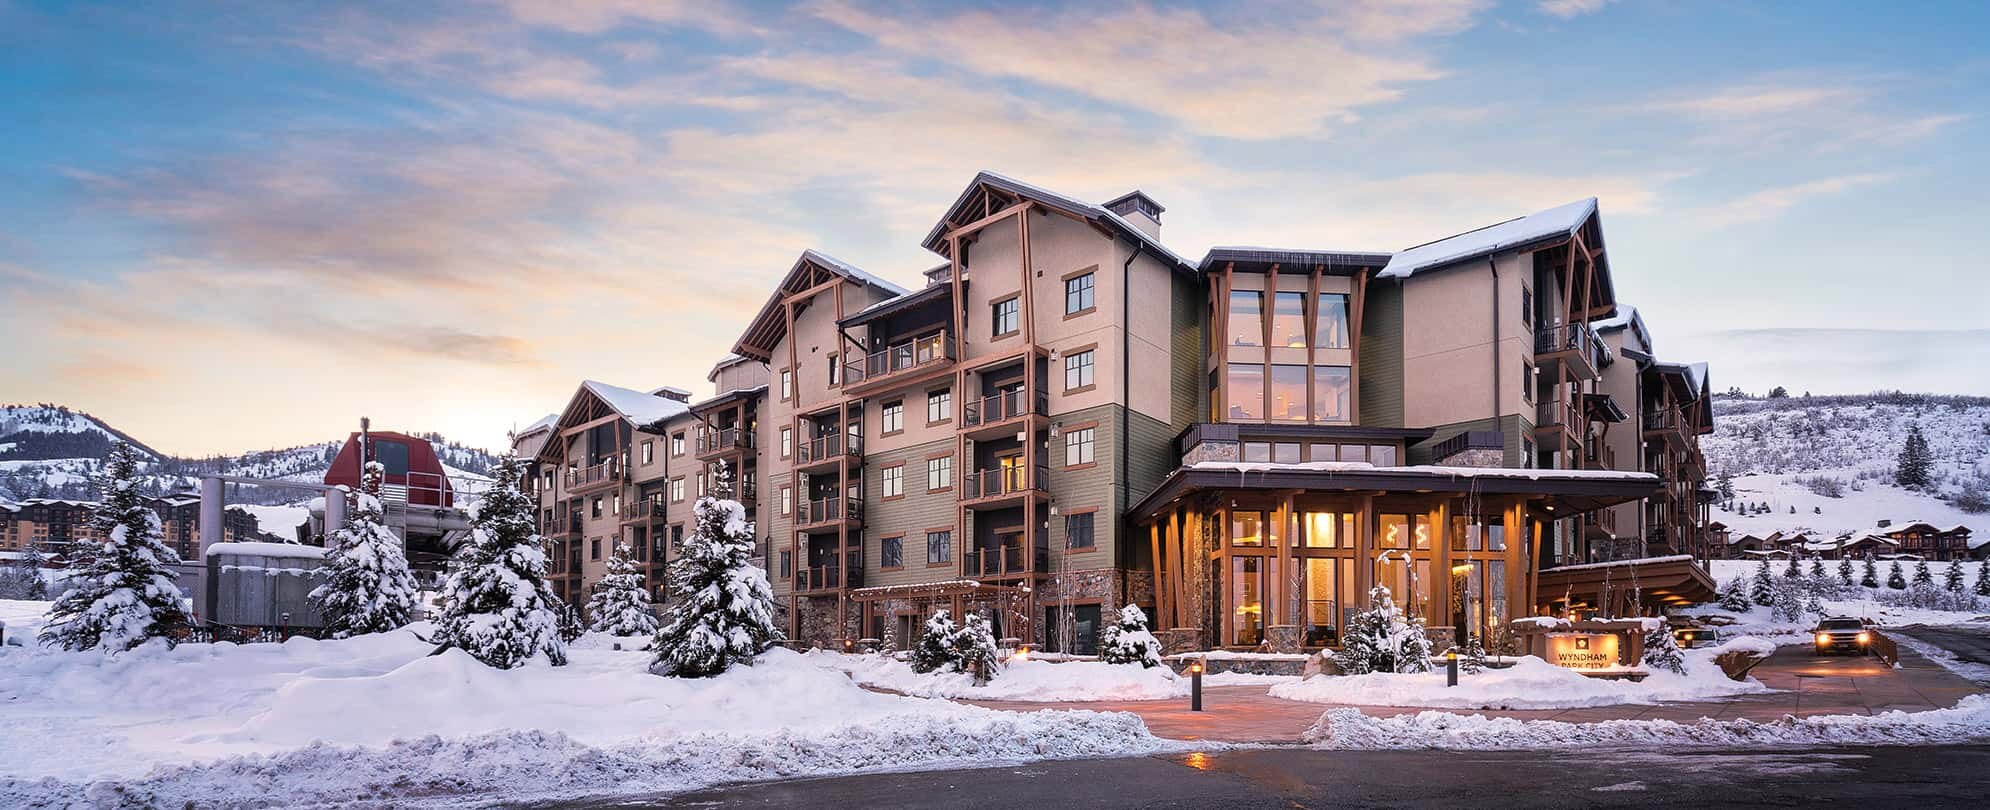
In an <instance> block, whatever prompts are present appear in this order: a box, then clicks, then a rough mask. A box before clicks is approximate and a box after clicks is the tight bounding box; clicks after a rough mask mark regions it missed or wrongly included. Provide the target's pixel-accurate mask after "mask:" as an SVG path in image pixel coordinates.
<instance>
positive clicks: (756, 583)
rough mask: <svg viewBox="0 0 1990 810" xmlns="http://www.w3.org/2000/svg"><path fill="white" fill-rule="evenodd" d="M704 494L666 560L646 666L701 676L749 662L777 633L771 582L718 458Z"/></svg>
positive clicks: (661, 671) (729, 477)
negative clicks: (756, 559)
mask: <svg viewBox="0 0 1990 810" xmlns="http://www.w3.org/2000/svg"><path fill="white" fill-rule="evenodd" d="M711 487H712V489H711V491H712V494H711V495H707V496H705V497H702V498H699V499H698V502H697V504H696V505H695V506H694V507H693V513H694V514H696V515H697V526H696V527H694V529H693V530H692V532H691V536H690V537H687V538H685V539H684V544H683V546H682V547H680V548H679V550H678V557H677V559H676V561H674V562H672V563H671V564H670V590H671V593H673V594H677V595H678V596H677V601H676V602H675V603H673V604H672V605H671V606H670V612H669V615H668V616H666V617H665V618H664V622H663V626H662V627H659V628H657V631H656V637H655V639H654V640H653V641H652V642H651V647H652V648H654V649H655V650H656V661H655V662H654V663H653V664H651V666H650V671H652V672H655V673H657V674H659V675H672V676H676V677H681V678H708V677H711V676H714V675H718V674H719V673H722V672H725V671H726V670H727V669H730V668H732V666H733V665H734V664H741V663H744V664H751V663H752V662H753V659H754V658H756V657H758V656H759V655H760V654H761V653H762V652H765V651H766V649H767V647H768V646H769V645H771V644H773V643H774V642H776V641H780V640H781V639H782V638H784V637H785V636H784V635H783V634H782V633H781V630H780V628H778V627H775V626H774V589H773V587H772V586H771V585H769V584H768V583H767V571H766V569H763V568H760V567H759V566H756V565H754V564H753V562H752V558H753V524H751V523H748V522H746V507H744V506H741V505H740V503H739V501H737V500H734V499H733V497H732V472H731V470H730V469H729V468H728V467H727V465H725V464H720V465H719V466H718V467H717V468H716V469H715V470H714V471H713V472H712V478H711Z"/></svg>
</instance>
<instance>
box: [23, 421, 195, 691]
mask: <svg viewBox="0 0 1990 810" xmlns="http://www.w3.org/2000/svg"><path fill="white" fill-rule="evenodd" d="M98 483H99V486H100V487H101V492H100V493H99V495H98V503H97V506H96V508H95V509H93V510H91V513H90V526H91V528H92V529H94V530H95V533H96V536H97V538H99V539H98V542H97V543H96V544H90V545H92V547H91V548H89V549H88V550H87V552H86V553H85V554H84V555H83V559H84V561H85V562H84V563H83V565H82V567H81V568H75V569H72V573H71V574H70V577H69V581H70V583H71V584H72V587H71V589H70V590H69V592H67V593H65V594H63V595H62V598H61V599H58V600H56V602H55V604H54V605H52V606H50V608H49V612H48V622H47V624H45V625H43V627H42V630H41V634H40V639H41V643H42V644H45V645H54V646H60V647H62V648H63V649H66V650H103V651H105V652H113V653H115V652H122V651H124V650H129V649H131V648H133V647H136V646H138V645H140V644H143V643H145V641H146V640H148V639H154V638H164V639H166V640H167V643H169V644H170V643H172V635H171V634H172V633H173V632H174V631H176V630H178V629H179V628H181V627H183V626H184V625H186V623H187V621H188V616H187V612H186V608H185V607H184V606H183V603H182V602H181V601H180V590H179V588H178V587H177V586H175V585H174V584H173V572H172V569H170V568H168V566H170V565H173V564H176V563H178V562H179V561H180V556H179V555H178V554H175V553H174V552H173V550H172V549H171V548H170V547H168V546H167V545H166V540H165V536H164V532H163V530H162V529H161V526H160V523H159V513H157V512H154V511H152V507H150V506H148V505H146V503H145V498H144V496H143V495H141V494H140V493H139V491H138V454H137V452H136V451H134V450H133V449H132V447H131V445H130V444H128V443H125V442H117V443H116V444H113V445H111V452H110V458H108V459H106V460H105V462H104V473H103V475H102V476H101V477H100V478H99V479H98Z"/></svg>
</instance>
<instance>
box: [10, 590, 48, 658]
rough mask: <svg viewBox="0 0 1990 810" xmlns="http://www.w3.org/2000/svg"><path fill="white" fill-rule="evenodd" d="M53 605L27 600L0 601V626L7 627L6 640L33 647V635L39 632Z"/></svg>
mask: <svg viewBox="0 0 1990 810" xmlns="http://www.w3.org/2000/svg"><path fill="white" fill-rule="evenodd" d="M53 604H55V603H53V602H44V601H34V600H28V599H0V624H5V625H6V626H7V638H10V639H17V640H19V641H20V642H21V644H23V645H25V646H29V647H32V646H34V644H35V634H36V633H39V632H41V626H42V623H43V622H44V621H45V620H46V619H47V617H48V608H49V606H50V605H53Z"/></svg>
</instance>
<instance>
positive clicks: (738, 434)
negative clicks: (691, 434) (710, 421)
mask: <svg viewBox="0 0 1990 810" xmlns="http://www.w3.org/2000/svg"><path fill="white" fill-rule="evenodd" d="M751 447H753V432H752V431H749V430H742V429H740V428H736V427H729V428H720V429H718V430H714V431H708V432H705V433H700V434H698V442H697V449H696V450H694V451H693V452H695V453H698V454H699V455H704V454H706V453H723V452H727V451H731V450H745V449H749V448H751Z"/></svg>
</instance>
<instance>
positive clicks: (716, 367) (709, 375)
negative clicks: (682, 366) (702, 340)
mask: <svg viewBox="0 0 1990 810" xmlns="http://www.w3.org/2000/svg"><path fill="white" fill-rule="evenodd" d="M751 359H753V358H751V357H747V356H745V355H742V354H735V353H733V352H726V356H724V357H721V358H719V361H718V362H716V363H713V364H712V370H711V371H709V372H706V373H705V379H706V380H708V381H712V382H717V381H718V379H719V372H720V371H722V370H724V369H725V368H726V367H727V366H736V365H739V364H740V363H744V362H746V361H748V360H751Z"/></svg>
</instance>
